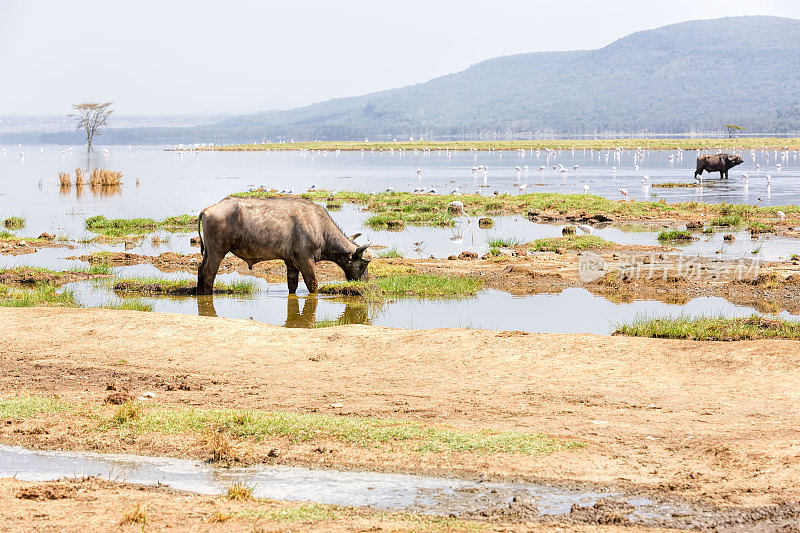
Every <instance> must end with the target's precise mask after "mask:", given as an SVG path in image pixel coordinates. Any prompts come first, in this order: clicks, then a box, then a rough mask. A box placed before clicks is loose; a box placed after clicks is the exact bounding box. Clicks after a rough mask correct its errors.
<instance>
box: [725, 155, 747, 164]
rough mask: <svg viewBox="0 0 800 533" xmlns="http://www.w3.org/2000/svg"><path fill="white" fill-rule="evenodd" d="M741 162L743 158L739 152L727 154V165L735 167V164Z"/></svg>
mask: <svg viewBox="0 0 800 533" xmlns="http://www.w3.org/2000/svg"><path fill="white" fill-rule="evenodd" d="M742 163H744V160H743V159H742V156H740V155H739V154H735V155H728V167H735V166H736V165H741V164H742Z"/></svg>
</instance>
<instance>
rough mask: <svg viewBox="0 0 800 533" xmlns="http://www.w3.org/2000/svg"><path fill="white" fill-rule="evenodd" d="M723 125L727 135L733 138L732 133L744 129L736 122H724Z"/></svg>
mask: <svg viewBox="0 0 800 533" xmlns="http://www.w3.org/2000/svg"><path fill="white" fill-rule="evenodd" d="M724 126H725V127H726V128H728V137H729V138H731V139H732V138H733V134H734V133H736V132H737V131H741V130H743V129H746V128H745V127H744V126H739V125H738V124H724Z"/></svg>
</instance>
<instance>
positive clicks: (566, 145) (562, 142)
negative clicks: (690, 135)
mask: <svg viewBox="0 0 800 533" xmlns="http://www.w3.org/2000/svg"><path fill="white" fill-rule="evenodd" d="M762 147H763V148H767V149H797V148H800V138H781V137H740V138H736V139H710V138H697V139H599V140H594V139H592V140H580V139H556V140H536V141H534V140H530V141H416V142H341V141H331V142H298V143H263V144H234V145H226V146H213V147H205V148H197V150H215V151H234V152H235V151H251V150H373V149H374V150H572V149H575V150H584V149H586V150H589V149H593V150H605V149H616V148H621V149H625V150H636V149H639V148H641V149H642V150H677V149H682V150H695V149H716V148H725V149H729V150H737V149H738V150H743V149H751V148H752V149H754V150H760V149H761V148H762Z"/></svg>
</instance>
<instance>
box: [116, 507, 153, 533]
mask: <svg viewBox="0 0 800 533" xmlns="http://www.w3.org/2000/svg"><path fill="white" fill-rule="evenodd" d="M131 524H140V525H141V526H142V529H144V526H145V525H147V509H146V508H145V507H144V506H143V505H142V504H140V503H137V504H136V507H134V508H133V509H130V510H128V511H125V512H124V513H122V520H120V525H121V526H127V525H131Z"/></svg>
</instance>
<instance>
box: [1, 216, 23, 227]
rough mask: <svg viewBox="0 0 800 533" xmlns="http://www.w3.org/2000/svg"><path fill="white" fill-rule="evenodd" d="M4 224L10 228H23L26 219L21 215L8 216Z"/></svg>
mask: <svg viewBox="0 0 800 533" xmlns="http://www.w3.org/2000/svg"><path fill="white" fill-rule="evenodd" d="M3 226H5V227H6V228H8V229H22V228H24V227H25V219H24V218H21V217H8V218H7V219H5V220H4V221H3Z"/></svg>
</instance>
